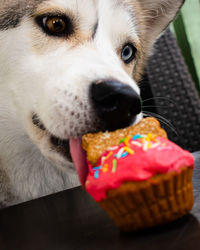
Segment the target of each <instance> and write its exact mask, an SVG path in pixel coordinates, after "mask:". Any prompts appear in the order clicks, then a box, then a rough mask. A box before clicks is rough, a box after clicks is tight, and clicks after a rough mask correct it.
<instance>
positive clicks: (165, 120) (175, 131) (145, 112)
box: [143, 111, 179, 136]
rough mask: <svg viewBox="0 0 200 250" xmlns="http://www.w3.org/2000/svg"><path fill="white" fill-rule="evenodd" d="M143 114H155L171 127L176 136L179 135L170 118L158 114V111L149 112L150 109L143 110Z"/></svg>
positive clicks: (154, 115)
mask: <svg viewBox="0 0 200 250" xmlns="http://www.w3.org/2000/svg"><path fill="white" fill-rule="evenodd" d="M143 115H144V116H153V117H155V118H157V119H158V120H159V121H160V122H161V123H163V124H165V125H166V126H167V127H169V128H170V129H171V130H172V131H173V132H174V133H175V134H176V136H179V134H178V132H177V130H176V128H175V127H174V126H173V124H172V123H171V122H170V121H169V120H168V119H166V118H165V117H163V116H161V115H159V114H156V113H153V112H149V111H143Z"/></svg>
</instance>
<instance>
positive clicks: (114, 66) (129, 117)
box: [0, 0, 183, 169]
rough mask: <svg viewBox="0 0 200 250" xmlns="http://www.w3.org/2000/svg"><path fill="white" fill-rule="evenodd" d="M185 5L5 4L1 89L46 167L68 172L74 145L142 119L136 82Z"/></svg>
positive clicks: (117, 1) (105, 0)
mask: <svg viewBox="0 0 200 250" xmlns="http://www.w3.org/2000/svg"><path fill="white" fill-rule="evenodd" d="M182 4H183V0H176V1H174V0H152V1H150V0H76V1H74V0H28V1H25V0H19V1H15V0H8V1H2V3H1V7H0V41H1V43H0V55H1V56H0V67H1V84H2V85H3V86H4V87H6V88H8V89H9V90H10V96H12V100H14V104H15V107H16V113H17V115H18V116H20V117H21V120H22V121H23V126H24V128H25V130H26V131H27V133H28V135H29V136H30V138H31V139H32V140H33V141H34V142H35V143H36V145H37V146H38V147H39V149H40V150H41V152H42V153H43V154H44V155H45V156H46V157H47V158H48V159H50V160H51V161H53V162H55V164H56V165H57V166H60V167H62V168H63V169H64V168H66V169H67V165H68V159H67V156H68V155H69V140H70V139H74V138H80V137H81V135H83V134H84V133H87V132H92V131H97V130H114V129H117V128H121V127H125V126H128V125H129V124H131V123H134V122H137V121H139V120H140V119H141V101H140V97H139V95H140V91H139V87H138V86H137V84H136V82H137V81H138V80H139V78H140V75H141V72H142V68H143V65H144V63H145V61H146V59H147V57H148V55H149V53H150V49H151V47H152V45H153V43H154V41H155V39H156V38H157V37H158V36H159V34H160V33H161V32H162V31H163V30H164V29H165V28H166V27H167V26H168V24H169V23H170V22H171V21H172V20H173V18H174V17H175V16H176V13H177V11H178V10H179V8H180V7H181V5H182ZM71 142H72V143H71V146H72V149H71V151H75V144H76V143H74V140H71ZM76 146H77V145H76ZM77 152H78V151H77ZM75 158H76V157H75ZM75 161H76V160H75Z"/></svg>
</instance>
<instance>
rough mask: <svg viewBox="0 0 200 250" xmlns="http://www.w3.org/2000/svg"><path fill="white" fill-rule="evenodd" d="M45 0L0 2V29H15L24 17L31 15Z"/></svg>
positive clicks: (2, 0)
mask: <svg viewBox="0 0 200 250" xmlns="http://www.w3.org/2000/svg"><path fill="white" fill-rule="evenodd" d="M45 1H46V0H6V1H4V0H0V29H1V30H5V29H9V28H15V27H16V26H17V25H18V24H19V23H20V21H21V19H22V18H23V16H24V15H27V14H31V13H32V12H33V11H34V10H35V8H37V6H38V5H39V4H41V3H42V2H45Z"/></svg>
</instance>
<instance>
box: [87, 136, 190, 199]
mask: <svg viewBox="0 0 200 250" xmlns="http://www.w3.org/2000/svg"><path fill="white" fill-rule="evenodd" d="M137 137H140V135H137V136H136V137H135V138H130V139H128V144H127V142H126V145H125V144H124V143H120V145H119V146H117V147H115V148H110V149H108V150H107V151H106V152H105V153H104V154H103V155H102V156H101V158H100V159H99V161H98V163H97V165H96V166H95V167H92V166H91V165H90V164H89V174H88V177H87V180H86V183H85V187H86V190H87V191H88V193H89V194H90V195H91V196H92V197H93V198H94V199H95V200H96V201H101V200H102V199H105V198H106V193H107V191H108V190H110V189H116V188H118V187H119V186H120V185H121V184H122V183H123V182H127V181H145V180H148V179H149V178H151V177H152V176H154V175H156V174H158V173H169V172H170V171H176V172H178V173H179V172H180V169H181V168H182V167H184V166H188V167H193V165H194V158H193V156H192V155H191V154H190V153H189V152H188V151H186V150H183V149H182V148H180V147H179V146H177V145H176V144H174V143H173V142H171V141H169V140H167V139H165V138H162V137H156V138H155V137H154V138H153V139H152V137H151V135H150V137H148V136H146V137H144V136H143V138H137ZM149 138H150V139H149ZM122 148H123V149H122ZM127 148H128V151H129V152H127ZM120 150H121V151H120ZM106 156H107V157H106Z"/></svg>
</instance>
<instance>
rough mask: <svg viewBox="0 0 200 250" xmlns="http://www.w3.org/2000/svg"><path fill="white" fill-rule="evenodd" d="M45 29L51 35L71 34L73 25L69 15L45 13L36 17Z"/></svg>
mask: <svg viewBox="0 0 200 250" xmlns="http://www.w3.org/2000/svg"><path fill="white" fill-rule="evenodd" d="M36 22H37V23H38V24H39V26H41V27H42V29H43V31H44V32H45V33H47V34H48V35H51V36H69V35H71V34H72V33H73V25H72V22H71V20H70V19H69V18H68V17H67V16H60V15H43V16H40V17H37V18H36Z"/></svg>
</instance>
